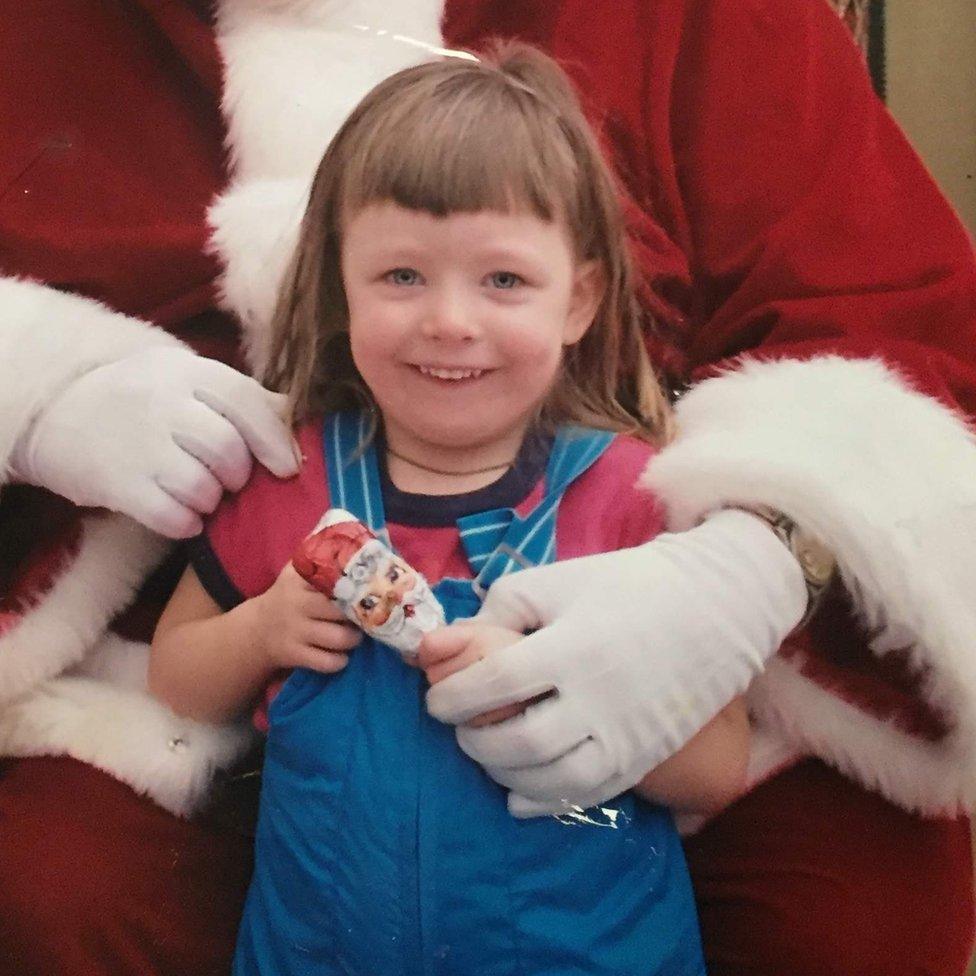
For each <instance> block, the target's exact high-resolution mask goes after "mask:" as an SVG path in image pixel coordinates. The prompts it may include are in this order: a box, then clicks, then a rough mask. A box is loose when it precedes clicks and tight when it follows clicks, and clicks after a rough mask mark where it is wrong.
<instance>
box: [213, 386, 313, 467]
mask: <svg viewBox="0 0 976 976" xmlns="http://www.w3.org/2000/svg"><path fill="white" fill-rule="evenodd" d="M238 378H239V379H243V380H246V381H247V382H246V384H241V383H238V384H236V385H237V388H236V389H235V390H233V391H232V392H233V396H230V397H228V396H225V395H223V394H222V393H221V392H218V391H217V390H215V389H213V388H200V389H197V390H194V396H195V397H196V398H197V399H198V400H199V401H200V402H201V403H205V404H206V405H207V406H208V407H210V409H211V410H216V411H217V413H219V414H220V415H221V416H222V417H226V418H227V420H229V421H230V422H231V423H232V424H233V425H234V427H235V428H236V429H237V432H238V433H239V434H240V435H241V437H243V438H244V442H245V443H246V444H247V446H248V448H249V449H250V451H251V453H252V454H253V455H254V456H255V457H256V458H257V459H258V460H259V461H260V462H261V463H262V464H263V465H264V466H265V467H266V468H267V469H268V470H269V471H270V472H271V473H272V474H275V475H277V476H278V477H279V478H290V477H291V476H292V475H295V474H297V473H298V469H299V466H300V463H301V458H300V457H299V456H298V455H297V453H296V450H295V444H294V440H293V439H292V436H291V432H290V431H289V430H288V428H287V426H286V425H285V422H284V421H283V420H282V419H281V417H280V416H279V414H278V411H279V410H280V409H281V395H280V394H277V393H271V392H270V391H268V390H265V389H262V388H261V387H260V386H258V384H257V383H255V382H254V381H253V380H250V379H248V378H247V377H244V376H240V377H238Z"/></svg>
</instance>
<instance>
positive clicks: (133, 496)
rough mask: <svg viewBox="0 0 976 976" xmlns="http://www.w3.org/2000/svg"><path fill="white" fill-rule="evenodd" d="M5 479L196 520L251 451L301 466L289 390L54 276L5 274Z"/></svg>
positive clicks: (165, 525)
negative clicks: (207, 355)
mask: <svg viewBox="0 0 976 976" xmlns="http://www.w3.org/2000/svg"><path fill="white" fill-rule="evenodd" d="M0 363H2V366H0V371H2V376H3V382H2V383H0V387H2V390H0V472H2V475H0V477H2V481H0V483H3V482H6V481H22V482H27V483H30V484H35V485H39V486H41V487H44V488H48V489H50V490H51V491H53V492H55V493H56V494H59V495H62V496H63V497H65V498H68V499H70V500H71V501H73V502H76V503H78V504H81V505H88V506H98V507H105V508H109V509H112V510H114V511H119V512H122V513H124V514H126V515H130V516H132V517H133V518H135V519H137V520H138V521H140V522H142V523H143V524H144V525H146V526H148V527H150V528H152V529H154V530H156V531H158V532H161V533H163V534H165V535H169V536H186V535H193V534H194V533H195V532H196V531H199V526H200V519H199V515H200V513H203V512H208V511H211V510H212V509H213V508H214V507H215V506H216V504H217V502H218V501H219V499H220V495H221V493H222V491H223V490H224V489H225V488H230V489H236V488H239V487H240V486H241V485H242V484H243V483H244V481H246V479H247V476H248V473H249V471H250V464H251V453H252V452H253V453H254V454H255V455H256V456H257V457H258V459H259V460H261V461H262V462H263V463H264V464H266V465H267V466H268V467H269V468H271V469H272V470H274V471H275V472H276V473H278V474H281V475H287V474H291V473H294V471H295V470H296V460H295V457H294V455H293V452H292V449H291V441H290V438H289V436H288V433H287V430H286V429H285V427H284V424H283V423H282V421H281V420H280V418H279V416H278V410H279V409H280V404H279V400H278V399H277V398H275V397H274V395H272V394H269V393H268V392H267V391H265V390H262V389H261V388H260V387H259V386H258V385H257V384H256V383H255V382H254V381H253V380H251V379H250V378H248V377H246V376H243V375H241V374H239V373H237V372H236V371H234V370H232V369H230V368H229V367H227V366H224V365H223V364H221V363H218V362H215V361H213V360H207V359H203V358H201V357H198V356H196V355H195V354H194V353H193V352H192V351H191V350H189V349H188V348H187V347H185V346H184V345H182V343H180V342H178V341H176V340H175V339H173V338H172V337H171V336H169V335H167V334H166V333H165V332H164V331H162V330H161V329H158V328H155V327H153V326H150V325H148V324H147V323H144V322H141V321H139V320H137V319H134V318H131V317H129V316H126V315H121V314H119V313H116V312H113V311H111V310H110V309H108V308H106V307H105V306H104V305H101V304H99V303H98V302H95V301H92V300H90V299H87V298H83V297H80V296H76V295H68V294H64V293H62V292H60V291H58V290H56V289H54V288H50V287H48V286H45V285H43V284H40V283H37V282H32V281H27V280H20V279H11V278H0Z"/></svg>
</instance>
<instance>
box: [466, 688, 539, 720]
mask: <svg viewBox="0 0 976 976" xmlns="http://www.w3.org/2000/svg"><path fill="white" fill-rule="evenodd" d="M554 694H555V692H552V691H545V692H543V693H542V694H541V695H536V696H535V697H534V698H530V699H529V700H528V701H521V702H516V703H515V704H514V705H503V706H502V707H501V708H493V709H492V710H491V711H490V712H482V714H481V715H475V717H474V718H473V719H471V721H470V722H465V723H464V724H465V725H466V726H467V727H468V728H469V729H480V728H484V726H486V725H497V724H498V723H499V722H504V721H505V720H506V719H509V718H511V717H512V716H513V715H521V714H522V712H524V711H525V710H526V709H527V708H529V707H530V706H532V705H536V704H538V703H539V702H544V701H545V700H546V699H547V698H552V697H553V696H554Z"/></svg>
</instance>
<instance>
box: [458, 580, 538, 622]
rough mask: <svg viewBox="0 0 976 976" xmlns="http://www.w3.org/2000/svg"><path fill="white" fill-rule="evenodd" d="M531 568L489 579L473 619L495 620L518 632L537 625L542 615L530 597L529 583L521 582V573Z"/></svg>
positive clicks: (478, 620)
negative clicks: (487, 589) (485, 594)
mask: <svg viewBox="0 0 976 976" xmlns="http://www.w3.org/2000/svg"><path fill="white" fill-rule="evenodd" d="M532 572H534V570H526V571H525V572H522V573H512V574H510V575H508V576H503V577H502V578H501V579H500V580H497V581H496V582H495V583H493V584H492V586H491V589H490V590H489V591H488V595H487V596H486V597H485V601H484V603H483V604H482V605H481V609H480V610H479V611H478V613H477V615H476V616H475V618H474V619H475V621H477V622H478V623H487V624H496V625H497V626H499V627H507V628H509V629H510V630H515V631H518V632H519V633H525V632H526V631H530V630H536V629H538V628H539V627H541V626H542V623H543V621H542V616H541V614H540V611H539V609H538V607H537V606H536V605H535V604H534V603H533V601H532V597H531V593H532V587H531V586H529V587H525V586H524V582H525V580H524V577H526V576H528V575H530V574H531V573H532Z"/></svg>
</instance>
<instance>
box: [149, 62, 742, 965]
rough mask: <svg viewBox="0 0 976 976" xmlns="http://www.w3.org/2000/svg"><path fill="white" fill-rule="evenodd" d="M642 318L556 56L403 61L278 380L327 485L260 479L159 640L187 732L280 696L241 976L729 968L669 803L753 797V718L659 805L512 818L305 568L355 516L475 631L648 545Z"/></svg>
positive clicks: (657, 782)
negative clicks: (569, 575)
mask: <svg viewBox="0 0 976 976" xmlns="http://www.w3.org/2000/svg"><path fill="white" fill-rule="evenodd" d="M640 325H641V323H640V321H639V317H638V312H637V306H636V303H635V301H634V295H633V292H632V282H631V270H630V266H629V263H628V256H627V246H626V237H625V232H624V229H623V225H622V219H621V214H620V209H619V204H618V200H617V194H616V191H615V187H614V184H613V181H612V179H611V177H610V175H609V173H608V171H607V168H606V166H605V164H604V162H603V160H602V158H601V155H600V152H599V149H598V146H597V144H596V141H595V138H594V136H593V135H592V133H591V132H590V131H589V129H588V128H587V125H586V123H585V121H584V119H583V116H582V113H581V110H580V108H579V105H578V103H577V101H576V99H575V96H574V94H573V93H572V91H571V89H570V87H569V85H568V83H567V81H566V79H565V77H564V76H563V74H562V72H561V71H560V70H559V69H558V68H557V67H556V66H555V65H554V64H553V63H552V62H551V61H549V60H548V59H547V58H545V57H544V56H542V55H541V54H538V53H536V52H533V51H531V50H529V49H525V48H516V49H509V50H507V51H502V52H500V53H498V54H496V55H494V56H492V57H486V58H485V59H483V60H480V61H474V60H465V59H460V58H451V59H446V60H443V61H440V62H437V63H431V64H427V65H424V66H421V67H418V68H413V69H410V70H407V71H405V72H402V73H401V74H399V75H396V76H394V77H393V78H391V79H389V80H387V81H386V82H384V83H382V84H381V85H379V86H378V87H377V88H376V89H374V90H373V92H371V93H370V94H369V95H368V96H367V97H366V98H365V99H364V101H363V102H362V103H361V104H360V105H359V106H358V108H357V109H356V110H355V111H354V112H353V114H352V116H351V117H350V119H349V120H348V122H347V123H346V124H345V126H344V127H343V128H342V129H341V130H340V132H339V133H338V135H337V136H336V138H335V139H334V141H333V142H332V144H331V146H330V147H329V149H328V151H327V152H326V154H325V156H324V158H323V160H322V162H321V165H320V166H319V169H318V173H317V175H316V178H315V181H314V184H313V187H312V192H311V197H310V201H309V204H308V209H307V212H306V215H305V220H304V224H303V230H302V236H301V240H300V243H299V247H298V252H297V256H296V258H295V260H294V263H293V267H292V269H291V272H290V275H289V277H288V280H287V282H286V285H285V287H284V289H283V293H282V297H281V300H280V303H279V308H278V311H277V315H276V321H275V327H274V328H275V331H274V336H273V342H272V349H271V357H270V363H271V365H270V367H269V370H268V375H267V376H266V377H265V379H266V380H267V381H268V383H269V384H270V385H272V386H274V387H276V388H278V389H280V390H283V391H287V393H288V394H289V396H290V399H291V403H292V405H293V410H294V416H295V418H296V421H297V422H299V423H300V425H301V426H300V428H299V433H298V439H299V443H300V445H301V448H302V450H303V452H304V456H305V463H304V467H303V470H302V473H301V474H300V475H299V477H298V478H296V479H294V480H293V481H290V482H280V481H278V480H276V479H274V478H273V477H270V476H266V475H265V474H264V473H263V472H261V471H260V470H259V471H256V472H255V474H254V476H253V477H252V479H251V482H250V483H249V485H248V486H247V487H246V488H245V490H244V491H243V492H241V493H240V494H239V495H237V496H236V497H234V498H229V499H227V500H226V501H225V502H224V503H223V504H222V506H221V508H220V509H219V510H218V512H217V513H216V515H215V516H214V518H213V519H212V520H211V522H210V524H209V527H208V529H207V532H206V535H205V536H204V537H202V539H201V540H200V544H199V545H198V546H197V549H196V552H195V554H194V559H193V565H192V567H191V568H190V569H188V570H187V572H186V575H185V576H184V578H183V580H182V581H181V583H180V585H179V587H178V589H177V591H176V593H175V594H174V596H173V598H172V601H171V602H170V604H169V606H168V608H167V610H166V612H165V614H164V616H163V618H162V620H161V621H160V624H159V628H158V630H157V633H156V637H155V640H154V642H153V655H152V662H151V674H150V684H151V687H152V689H153V691H154V693H155V694H156V695H158V696H159V697H160V698H162V699H163V700H164V701H166V702H167V703H169V704H170V705H171V706H172V707H173V708H175V709H176V710H178V711H180V712H183V713H186V714H188V715H191V716H193V717H195V718H199V719H202V720H208V721H220V720H224V719H227V718H231V717H234V716H237V715H238V714H240V713H241V712H243V711H245V710H246V709H248V708H251V707H253V706H254V704H255V702H259V701H260V702H263V701H265V700H266V699H268V698H270V699H272V700H271V704H270V707H269V708H267V709H265V707H264V705H263V704H262V705H261V706H260V707H259V709H258V712H259V714H258V719H259V722H260V724H261V725H262V726H263V727H266V728H267V730H268V738H267V747H266V765H265V771H264V783H263V792H262V800H261V813H260V819H259V824H258V834H257V842H256V845H257V846H256V869H255V874H254V879H253V882H252V886H251V891H250V894H249V898H248V904H247V908H246V911H245V917H244V920H243V924H242V928H241V931H240V936H239V942H238V951H237V958H236V963H235V971H236V972H237V973H239V974H251V973H265V974H276V976H286V974H292V973H317V974H332V973H352V974H360V976H367V974H368V976H379V974H382V976H387V974H391V976H392V974H398V973H404V974H414V973H418V974H419V973H437V974H458V976H461V974H463V976H474V974H480V973H486V974H487V973H532V974H541V973H554V974H555V973H558V974H560V976H570V974H582V973H615V974H638V973H640V974H650V973H661V974H675V976H685V974H697V973H702V972H703V971H704V970H703V963H702V959H701V952H700V947H699V943H698V934H697V925H696V919H695V909H694V902H693V898H692V893H691V889H690V885H689V881H688V877H687V873H686V869H685V865H684V862H683V858H682V853H681V847H680V843H679V840H678V837H677V834H676V832H675V830H674V827H673V825H672V822H671V818H670V815H669V813H668V812H667V811H666V810H665V809H664V808H663V807H662V806H658V805H656V804H659V803H660V804H671V805H675V806H685V807H690V808H692V809H697V810H708V809H710V808H714V807H716V806H719V805H721V804H723V803H724V802H727V801H728V799H729V798H730V797H731V796H732V795H734V793H735V790H736V789H737V788H738V787H739V785H740V782H741V779H742V777H743V772H744V761H745V755H746V745H747V741H746V740H747V724H746V718H745V714H744V711H743V710H742V706H741V703H735V704H734V705H733V706H731V707H730V708H729V709H728V710H727V711H726V712H725V713H723V714H722V715H720V716H719V718H718V719H716V720H715V721H714V722H713V723H711V725H710V726H708V727H706V729H705V730H703V732H702V733H701V734H700V735H699V736H698V737H697V738H696V739H695V740H693V741H692V742H691V743H690V744H689V745H688V746H687V747H686V748H685V749H684V750H682V751H681V752H679V753H678V754H677V755H676V756H675V757H673V758H672V759H671V760H669V761H668V763H666V764H665V765H664V766H662V767H660V768H659V769H658V770H655V771H654V772H652V773H649V774H648V776H647V777H646V778H645V780H644V781H643V782H642V783H641V784H640V787H639V790H638V791H637V792H639V793H640V794H641V796H642V797H643V799H637V798H635V797H634V796H632V795H630V794H626V795H623V796H621V797H618V798H617V799H616V800H615V801H614V802H612V803H609V804H607V805H606V806H605V807H601V808H595V809H591V810H574V811H573V812H571V813H570V814H568V815H566V816H564V817H559V818H555V817H546V818H540V819H535V820H528V821H521V820H516V819H515V818H513V817H511V816H510V815H509V814H508V812H507V809H506V794H505V790H504V789H503V788H502V787H500V786H498V785H497V784H496V783H494V782H493V781H492V780H490V779H489V778H488V777H487V775H486V774H485V773H484V771H483V770H482V769H481V767H480V766H478V765H477V764H475V763H474V762H473V761H471V760H470V759H468V758H467V757H466V756H465V755H464V754H463V753H462V752H461V751H460V749H459V747H458V745H457V741H456V739H455V736H454V732H453V729H451V728H449V727H447V726H443V725H440V724H438V723H437V722H435V721H434V720H433V719H431V718H430V716H429V715H427V713H426V711H425V709H424V692H425V688H426V686H427V682H426V680H425V675H424V673H423V672H422V670H419V669H416V668H411V667H409V666H408V665H407V664H405V663H404V662H403V661H402V660H401V659H400V657H399V656H398V655H397V654H395V653H394V652H393V651H391V650H390V649H389V648H387V647H385V646H383V645H381V644H379V643H377V642H375V641H373V640H360V636H361V635H360V634H359V632H358V631H356V630H355V629H354V628H352V627H351V626H350V625H348V624H347V623H345V622H344V621H343V618H342V616H341V614H340V613H339V611H338V609H337V607H336V606H335V605H334V604H333V603H332V602H331V601H330V600H328V599H327V598H326V597H325V596H323V595H321V594H319V593H317V592H315V591H313V590H312V589H311V588H310V587H309V586H308V585H307V584H305V583H304V581H302V580H301V579H300V578H299V577H298V576H297V574H296V573H295V571H294V569H292V568H291V566H290V557H291V554H292V552H293V551H294V550H295V547H296V546H297V544H298V543H299V542H300V541H301V539H302V538H303V537H304V536H305V535H306V534H307V533H308V532H309V531H310V530H311V528H312V527H313V526H314V525H315V523H316V522H317V521H318V519H319V517H320V516H321V514H322V512H323V511H324V510H325V509H326V508H328V507H329V506H330V505H335V506H339V507H342V508H346V509H349V510H351V511H352V512H353V513H354V514H355V515H357V516H358V517H359V518H361V519H362V520H363V521H365V522H366V523H367V524H368V525H369V526H370V527H371V528H372V529H373V530H374V531H375V532H380V533H382V532H386V533H388V538H389V539H390V541H391V543H392V545H393V546H394V547H395V549H396V550H397V551H398V552H399V553H400V554H401V555H402V556H403V557H404V558H405V560H406V561H407V562H408V563H410V564H412V565H413V566H414V567H415V568H417V569H418V570H419V571H420V572H422V573H423V574H424V575H425V576H426V577H427V578H428V580H430V581H431V583H434V584H436V585H435V593H436V594H437V595H438V597H439V598H440V600H441V602H442V603H443V604H444V607H445V611H446V613H447V617H448V620H452V619H455V618H459V617H460V618H464V617H470V616H473V615H474V614H475V613H476V611H477V609H478V606H479V598H480V597H481V596H483V594H484V592H485V591H486V589H487V588H488V587H489V586H490V585H491V583H492V581H493V580H494V579H496V578H498V577H499V576H500V575H502V574H503V573H505V572H512V571H515V570H517V569H519V568H520V567H521V566H525V565H534V564H539V563H544V562H549V561H551V560H553V559H557V558H558V559H562V558H566V557H570V556H577V555H583V554H587V553H594V552H600V551H606V550H611V549H616V548H621V547H625V546H632V545H637V544H639V543H642V542H644V541H646V540H647V539H648V538H650V537H651V536H653V535H654V534H655V533H657V532H658V531H660V528H661V523H660V514H659V512H658V511H657V509H656V508H655V505H654V504H653V502H652V500H651V499H649V498H648V497H646V496H641V495H639V494H638V493H637V492H636V491H635V489H634V487H633V486H634V484H635V483H636V481H637V478H638V475H639V473H640V471H641V470H642V469H643V467H644V465H645V464H646V462H647V459H648V457H649V454H650V452H651V451H652V446H651V445H652V444H653V443H654V442H655V441H656V440H658V439H660V438H662V437H663V436H664V433H665V429H666V424H667V409H666V405H665V401H664V398H663V396H662V394H661V392H660V390H659V389H658V388H657V386H656V384H655V383H654V380H653V375H652V372H651V370H650V368H649V366H648V363H647V360H646V355H645V352H644V349H643V345H642V341H641V330H640ZM639 612H640V608H639V607H607V613H639ZM444 633H451V632H444ZM453 633H455V634H457V633H458V632H457V631H455V632H453ZM462 634H463V638H464V639H463V641H462V644H463V646H461V645H460V644H457V643H456V642H455V644H454V645H452V644H451V642H450V641H447V642H445V641H444V640H440V641H438V639H437V638H436V637H435V638H434V639H432V640H431V642H430V646H429V647H427V648H425V650H424V653H423V654H422V657H421V663H422V665H423V666H425V667H426V668H427V669H428V671H429V673H430V677H431V679H433V680H439V679H440V678H442V677H444V675H445V674H447V673H449V672H450V671H451V670H452V669H456V668H457V667H460V666H464V665H465V664H466V663H468V662H469V661H470V660H471V659H472V656H475V657H476V656H478V655H480V654H482V653H490V651H491V649H492V647H495V646H498V645H501V644H506V643H510V642H511V641H513V640H516V639H517V638H518V636H519V635H517V634H511V633H508V632H502V631H498V630H497V629H496V628H487V627H484V626H481V625H478V624H477V623H472V624H470V625H468V626H467V627H466V628H464V631H463V632H462ZM611 652H612V649H611ZM594 663H595V666H596V665H597V662H594ZM289 669H294V670H291V672H290V675H289V676H288V677H287V679H286V680H285V682H284V685H283V687H280V690H279V685H280V681H276V676H277V675H278V673H279V672H280V671H282V670H285V671H287V670H289ZM269 688H271V689H273V690H272V691H271V693H270V694H269V693H268V689H269ZM539 691H540V693H544V692H545V689H539ZM506 714H509V713H506ZM503 717H505V716H502V715H495V716H492V718H494V719H499V718H503ZM510 720H511V721H515V722H518V721H526V720H527V718H525V717H515V718H511V719H510ZM645 800H649V801H651V802H644V801H645Z"/></svg>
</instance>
